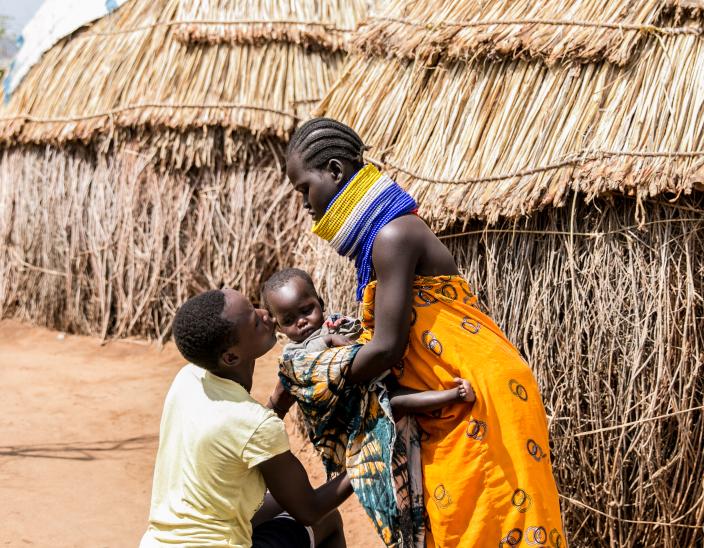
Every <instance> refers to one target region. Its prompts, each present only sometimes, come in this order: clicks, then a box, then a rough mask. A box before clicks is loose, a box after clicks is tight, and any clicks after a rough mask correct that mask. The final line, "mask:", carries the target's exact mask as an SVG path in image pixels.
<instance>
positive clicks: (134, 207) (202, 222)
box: [0, 0, 357, 339]
mask: <svg viewBox="0 0 704 548" xmlns="http://www.w3.org/2000/svg"><path fill="white" fill-rule="evenodd" d="M201 4H202V6H203V9H202V10H201V11H200V12H199V11H198V10H197V9H196V8H197V4H196V3H195V2H189V3H184V2H182V1H181V0H153V1H152V0H133V1H132V2H128V3H125V4H124V5H123V6H122V7H120V8H119V9H118V10H116V11H115V12H114V13H112V14H110V15H108V16H106V17H105V18H103V19H100V20H98V21H96V22H95V23H94V24H93V25H91V26H90V27H86V28H82V29H80V30H79V31H77V32H75V33H73V34H72V35H71V36H68V37H66V38H64V39H62V40H61V41H60V42H59V43H58V44H56V45H55V46H54V47H53V48H52V49H51V50H49V51H48V52H46V53H45V54H44V56H43V57H42V59H41V60H40V62H39V63H38V64H37V65H36V66H34V67H33V68H32V69H31V70H30V72H29V73H28V74H27V76H26V77H25V79H24V80H23V81H22V82H21V84H20V86H19V87H18V88H17V89H16V90H15V91H14V93H13V95H12V96H11V99H10V101H9V103H7V104H6V105H4V106H2V107H0V147H2V148H1V149H0V193H1V194H0V317H4V316H14V317H19V318H22V319H26V320H30V321H33V322H36V323H39V324H43V325H48V326H50V327H54V328H58V329H63V330H69V331H75V332H81V333H89V334H96V335H99V336H102V337H108V336H110V337H123V336H131V335H138V336H146V337H157V338H159V339H163V338H164V337H166V336H168V334H169V331H170V324H171V320H172V317H173V313H174V312H175V310H176V308H177V307H178V305H179V304H180V303H181V302H183V300H184V299H185V298H187V297H188V296H190V295H192V294H193V293H194V292H197V291H200V290H203V289H208V288H213V287H218V286H220V285H222V284H228V285H231V286H233V287H237V288H239V289H241V290H242V291H243V292H244V293H245V294H247V295H248V296H249V297H250V298H252V299H254V300H257V299H258V296H259V295H258V293H259V286H260V283H261V282H262V281H263V279H265V278H266V277H268V276H269V275H270V274H272V273H273V272H274V271H275V270H277V269H280V268H283V267H286V266H290V265H291V257H292V253H293V247H294V244H295V242H296V239H297V238H298V235H299V233H300V226H301V218H300V213H301V212H300V208H298V207H292V200H293V199H294V198H293V196H291V195H290V191H289V189H288V188H287V187H286V186H285V185H283V176H282V172H283V170H282V162H283V148H284V146H285V143H286V140H287V138H288V136H289V134H290V132H291V131H292V130H293V128H294V127H295V125H296V123H297V121H298V120H299V119H300V118H301V117H302V116H305V115H307V113H308V111H309V109H310V107H311V106H312V105H313V104H314V103H315V102H316V101H318V100H319V99H320V97H321V96H322V95H323V93H324V91H325V90H326V89H327V88H329V87H330V85H331V83H332V82H333V79H334V77H335V76H336V73H337V71H338V69H339V67H340V66H341V63H342V59H343V55H344V52H342V51H333V49H334V48H337V47H338V46H335V45H334V44H332V43H327V42H326V43H323V44H319V45H318V46H316V47H315V48H313V47H310V46H311V43H312V40H313V39H314V37H315V36H316V34H315V33H313V34H310V35H307V37H305V38H303V37H302V36H299V37H298V38H296V36H294V34H295V32H303V31H302V28H301V27H302V26H303V25H302V24H301V25H291V24H288V23H287V24H285V25H284V26H285V27H286V29H287V31H290V33H292V34H288V35H286V36H282V35H277V36H274V35H271V36H268V37H267V38H268V39H266V40H264V39H263V38H264V33H265V32H268V31H269V30H272V29H274V28H279V26H278V25H279V24H283V23H281V21H282V17H284V16H286V14H287V13H288V11H286V10H290V9H292V5H287V4H284V3H278V4H271V5H267V4H265V3H260V4H257V3H253V2H249V3H247V2H240V3H239V5H240V6H243V7H246V8H247V10H246V13H243V14H242V15H243V17H245V18H246V19H247V21H248V23H247V24H246V25H245V27H246V29H243V28H242V26H241V25H240V26H235V27H232V26H230V25H229V24H228V25H226V27H227V28H228V29H230V30H232V29H237V32H238V33H239V34H238V38H237V39H234V40H230V39H227V40H213V41H212V42H211V41H203V42H198V43H194V42H188V41H186V42H184V41H183V38H184V32H185V31H194V30H195V31H198V30H199V29H203V28H205V27H209V28H211V26H210V25H208V24H207V22H206V21H204V20H202V19H201V20H199V22H198V24H197V25H195V26H194V24H193V21H187V20H184V19H183V18H182V17H184V12H183V9H184V8H188V9H191V10H195V12H194V13H192V17H196V18H198V17H200V15H204V14H205V15H206V16H207V14H208V13H209V12H208V9H210V8H213V9H214V8H215V7H216V6H215V4H214V3H213V4H209V3H208V2H202V3H201ZM314 4H317V5H318V6H328V8H326V9H323V10H322V11H321V12H320V13H324V14H326V15H327V16H329V17H331V18H333V19H332V21H333V22H334V23H335V25H336V27H339V28H345V26H346V25H348V24H349V23H350V19H349V17H348V15H347V11H346V10H340V9H339V8H340V6H339V5H338V4H334V3H330V4H326V3H322V4H321V3H310V2H309V3H308V4H306V5H307V6H308V8H307V9H306V10H304V11H303V12H299V15H301V16H304V17H306V18H313V17H315V16H316V13H317V12H315V10H312V8H311V6H313V5H314ZM206 5H208V6H210V8H206V7H204V6H206ZM301 5H302V4H301ZM355 5H357V4H355ZM287 6H288V7H287ZM199 13H200V15H199ZM277 14H278V15H277ZM260 17H266V18H267V19H276V21H277V22H276V23H274V24H269V23H267V24H266V25H260V24H254V23H252V21H254V20H256V19H257V18H260ZM231 22H232V20H229V22H228V23H231ZM312 26H314V25H312ZM307 27H308V25H306V28H307ZM245 30H247V32H248V33H249V34H247V32H245ZM330 36H331V37H332V38H334V33H333V34H331V35H330ZM230 38H232V37H230ZM37 145H41V146H37ZM42 147H43V148H42Z"/></svg>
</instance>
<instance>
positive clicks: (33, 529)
mask: <svg viewBox="0 0 704 548" xmlns="http://www.w3.org/2000/svg"><path fill="white" fill-rule="evenodd" d="M277 352H278V348H275V349H274V350H273V351H272V352H271V353H269V354H267V356H265V357H264V358H262V359H261V360H260V361H259V362H258V367H257V370H256V373H255V378H254V388H253V391H252V393H253V396H254V397H255V398H257V399H258V400H259V401H262V402H264V401H266V398H267V397H268V395H269V393H270V391H271V389H272V387H273V384H274V382H275V380H276V377H275V371H276V357H277ZM182 365H183V360H182V358H181V357H180V356H179V355H178V353H177V351H176V349H175V348H174V346H173V345H171V344H169V345H167V346H166V347H164V348H163V349H158V348H157V347H156V346H154V345H150V344H146V343H144V342H141V341H119V342H110V343H108V344H105V345H101V344H100V341H99V340H96V339H92V338H88V337H77V336H70V335H66V336H63V334H59V333H57V332H54V331H49V330H46V329H40V328H36V327H30V326H27V325H23V324H20V323H18V322H13V321H1V322H0V385H1V386H2V387H3V395H2V397H1V398H0V432H1V433H2V438H1V439H0V516H1V518H0V523H1V525H0V545H2V546H12V547H15V546H20V547H21V546H42V547H44V546H46V547H49V546H51V547H56V548H59V547H69V546H71V547H74V546H76V547H91V548H99V547H119V548H123V547H130V546H137V544H138V543H139V539H140V537H141V535H142V533H143V532H144V529H145V527H146V521H147V517H148V513H149V497H150V494H151V483H152V471H153V467H154V457H155V455H156V448H157V443H158V434H159V418H160V415H161V409H162V404H163V400H164V396H165V394H166V392H167V390H168V388H169V385H170V383H171V380H172V379H173V377H174V375H175V373H176V372H177V371H178V369H179V368H180V367H181V366H182ZM287 429H288V432H289V436H290V438H291V445H292V450H293V451H294V453H296V454H297V455H298V457H299V458H300V459H301V461H303V463H304V465H305V467H306V469H307V470H308V473H309V475H310V477H311V481H312V482H313V484H314V485H319V484H320V483H321V482H322V481H323V480H324V473H323V471H322V467H321V465H320V463H319V461H318V459H317V456H316V455H315V454H314V452H313V449H312V447H311V446H310V445H309V443H308V441H307V440H305V439H303V437H302V436H300V435H299V434H298V432H297V431H296V428H295V427H294V426H293V424H292V423H291V421H290V420H288V419H287ZM341 511H342V515H343V519H344V522H345V533H346V536H347V541H348V545H349V546H350V547H357V546H359V547H364V548H375V547H379V546H383V544H382V543H381V542H380V541H379V540H378V539H377V537H376V535H375V533H374V530H373V527H372V525H371V522H370V521H369V520H368V518H367V517H366V515H365V514H364V511H363V510H362V509H361V507H360V506H359V504H358V502H357V501H356V499H355V498H354V497H352V498H351V499H350V500H349V501H347V502H346V503H345V504H344V505H343V506H342V507H341Z"/></svg>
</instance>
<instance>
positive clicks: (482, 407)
mask: <svg viewBox="0 0 704 548" xmlns="http://www.w3.org/2000/svg"><path fill="white" fill-rule="evenodd" d="M375 293H376V282H371V283H370V284H368V285H367V287H366V289H365V292H364V299H363V308H362V324H363V326H364V328H365V332H364V334H363V335H362V338H361V339H360V342H367V341H369V340H371V337H372V336H373V331H374V299H375ZM475 303H476V297H475V296H474V295H473V294H472V293H471V291H470V289H469V286H468V285H467V282H465V281H464V280H463V279H462V278H461V277H460V276H437V277H416V279H415V280H414V283H413V312H412V314H413V315H412V321H411V330H410V339H409V345H408V348H407V349H406V353H405V355H404V359H403V362H402V364H401V366H400V367H399V368H397V369H394V373H395V374H396V376H397V377H398V380H399V383H400V384H401V385H402V386H406V387H408V388H413V389H416V390H441V389H447V388H451V387H453V386H455V384H454V382H453V378H455V377H462V378H465V379H467V380H468V381H469V382H470V383H471V384H472V387H473V388H474V391H475V393H476V395H477V401H476V403H475V404H474V406H473V407H472V408H471V410H470V408H469V406H467V405H466V404H464V403H458V404H454V405H452V406H449V407H446V408H444V409H442V410H441V411H440V412H435V413H433V414H432V415H423V416H418V422H419V424H420V428H421V429H422V431H423V437H422V443H421V446H422V447H421V454H422V463H423V486H424V496H425V507H426V510H427V518H428V519H427V520H426V526H427V529H428V530H427V532H426V535H427V536H426V541H427V546H429V547H433V546H437V547H443V548H449V547H458V546H459V547H484V546H487V547H496V546H499V547H502V546H504V547H508V546H518V545H520V546H551V547H553V548H563V547H566V546H567V543H566V540H565V536H564V532H563V529H562V520H561V517H560V504H559V501H558V496H557V488H556V486H555V480H554V478H553V474H552V468H551V463H550V455H549V446H548V430H547V422H546V414H545V409H544V407H543V403H542V401H541V397H540V392H539V390H538V386H537V383H536V382H535V379H534V378H533V374H532V373H531V370H530V368H529V367H528V364H527V363H526V362H525V360H523V358H522V357H521V356H520V354H519V353H518V350H516V348H515V347H514V346H513V345H512V344H511V343H510V342H509V341H508V339H507V338H506V336H505V335H504V334H503V332H502V331H501V330H500V329H499V328H498V326H497V325H496V324H495V323H494V322H493V321H492V320H491V319H490V318H489V317H488V316H486V315H485V314H483V313H482V312H480V311H479V310H478V309H477V308H476V306H475Z"/></svg>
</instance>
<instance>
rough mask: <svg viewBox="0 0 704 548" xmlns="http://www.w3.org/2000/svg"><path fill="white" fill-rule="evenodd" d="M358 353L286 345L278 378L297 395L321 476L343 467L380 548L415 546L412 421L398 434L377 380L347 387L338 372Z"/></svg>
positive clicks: (417, 516)
mask: <svg viewBox="0 0 704 548" xmlns="http://www.w3.org/2000/svg"><path fill="white" fill-rule="evenodd" d="M360 348H361V345H359V344H355V345H351V346H342V347H338V348H330V349H325V350H321V351H306V350H305V349H301V348H300V347H299V348H296V347H288V346H287V348H286V349H285V350H284V354H283V356H282V358H281V360H280V368H279V378H280V379H281V381H282V383H283V384H284V386H285V387H286V389H287V390H288V391H289V392H290V393H291V394H292V395H293V396H295V398H296V401H297V403H298V405H299V407H300V409H301V411H302V414H303V417H304V420H305V423H306V430H307V431H308V435H309V437H310V440H311V442H312V443H313V445H314V446H315V448H316V450H317V451H318V453H319V454H320V456H321V458H322V460H323V464H324V465H325V469H326V471H327V474H328V478H329V477H331V476H334V475H336V474H339V473H341V472H343V471H344V470H347V473H348V475H349V477H350V480H351V482H352V487H353V488H354V492H355V494H356V495H357V497H358V498H359V501H360V503H361V504H362V506H363V507H364V509H365V511H366V512H367V515H369V517H370V518H371V520H372V522H373V523H374V526H375V527H376V529H377V532H378V534H379V536H380V537H381V539H382V540H383V541H384V543H385V544H386V546H389V547H395V548H401V547H406V548H407V547H414V548H422V547H423V546H424V545H425V542H424V527H423V499H422V489H423V488H422V482H421V467H420V445H419V435H418V429H417V423H416V421H415V420H414V419H413V418H408V417H406V418H404V419H403V420H402V421H399V424H398V425H397V427H398V435H397V434H396V431H395V428H394V421H393V418H392V414H391V408H390V406H389V397H388V393H387V391H386V388H385V386H384V384H383V382H381V381H373V382H371V383H370V384H369V385H349V384H347V383H346V379H345V374H346V372H347V371H348V369H349V366H350V364H351V363H352V360H353V359H354V357H355V355H356V354H357V351H358V350H359V349H360ZM287 350H288V351H287Z"/></svg>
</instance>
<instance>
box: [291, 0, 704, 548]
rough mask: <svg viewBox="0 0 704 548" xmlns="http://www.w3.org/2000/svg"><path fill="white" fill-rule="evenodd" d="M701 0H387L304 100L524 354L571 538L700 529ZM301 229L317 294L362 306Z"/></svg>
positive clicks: (703, 363) (665, 537)
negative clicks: (391, 183) (403, 203)
mask: <svg viewBox="0 0 704 548" xmlns="http://www.w3.org/2000/svg"><path fill="white" fill-rule="evenodd" d="M699 4H700V2H687V1H679V0H673V1H669V2H668V1H662V0H661V1H658V2H651V1H648V0H643V1H640V0H639V1H636V2H610V3H601V4H598V5H597V4H594V3H591V4H590V3H588V2H569V3H565V2H557V1H555V2H552V1H549V2H542V3H539V4H536V3H533V4H530V3H527V2H489V3H486V2H482V3H476V2H463V1H458V0H456V1H452V2H446V3H443V4H442V5H441V4H440V3H437V2H436V3H427V2H417V1H415V0H410V1H405V2H404V1H399V0H393V1H392V2H391V3H390V4H389V5H388V6H387V8H386V9H385V10H384V11H383V12H382V14H381V15H380V16H378V17H377V18H375V17H374V16H373V17H371V18H370V19H369V22H368V24H367V25H366V26H363V27H361V28H360V31H359V33H358V34H357V36H356V38H355V45H356V46H357V48H358V52H357V53H356V54H355V55H353V56H352V57H350V59H348V62H347V64H346V66H345V68H344V69H343V71H342V73H341V74H342V76H341V77H340V78H339V79H338V81H337V82H336V83H335V85H334V86H333V87H332V88H331V90H330V92H329V93H328V95H327V96H326V97H325V98H324V99H323V101H322V103H321V104H320V105H319V107H318V109H317V114H319V115H325V116H330V117H333V118H337V119H340V120H342V121H344V122H346V123H348V124H349V125H351V126H352V127H354V128H355V129H356V130H357V131H358V132H359V133H360V135H361V136H362V137H363V139H364V140H365V143H366V144H368V145H371V146H372V150H371V151H370V154H369V158H370V159H371V160H372V161H374V162H376V163H378V164H380V165H381V166H382V167H383V168H385V169H386V171H388V172H390V174H391V175H392V176H394V177H395V178H396V179H397V180H398V181H399V182H400V183H401V184H402V185H403V186H404V187H405V188H406V189H407V190H408V191H409V192H410V193H411V194H412V195H413V196H414V197H415V198H416V199H417V200H418V202H419V204H420V208H421V210H420V213H421V215H422V216H424V217H425V218H426V219H427V220H428V222H429V223H430V224H431V225H432V226H433V227H434V228H435V229H436V230H438V231H444V233H443V234H441V237H442V238H444V239H445V240H446V242H447V244H448V246H449V247H450V249H451V251H452V252H453V254H454V255H455V257H456V259H457V262H458V264H459V265H460V268H461V269H462V271H463V273H464V274H465V275H466V276H467V278H468V280H469V282H470V284H473V285H475V287H476V289H477V292H478V294H479V296H480V299H481V301H482V305H483V306H484V307H485V308H486V309H487V310H488V312H489V313H490V315H491V316H492V317H494V319H496V320H497V322H498V323H499V324H500V325H501V327H502V328H503V329H504V330H505V331H506V333H507V334H508V336H509V338H510V339H511V340H512V341H513V342H514V343H515V344H516V345H517V346H518V347H519V349H520V350H521V351H522V352H523V353H524V354H525V355H526V357H527V359H528V361H529V363H530V364H531V366H532V368H533V370H534V371H535V374H536V377H537V378H538V381H539V383H540V385H541V388H542V393H543V395H544V397H545V403H546V407H547V410H548V414H549V419H550V428H551V434H552V437H553V440H554V447H552V453H553V458H554V461H555V472H556V476H557V479H558V484H559V490H560V493H561V495H562V496H563V514H564V518H565V527H566V531H567V534H568V537H569V539H570V544H571V545H572V546H579V547H582V546H584V547H594V546H634V547H635V546H666V547H673V548H674V547H679V546H695V545H700V544H702V543H704V484H702V482H701V470H702V469H704V462H703V461H702V456H701V451H699V449H698V448H699V447H700V446H701V444H702V442H703V441H704V417H703V415H702V411H703V410H704V380H703V379H704V375H702V373H703V370H702V369H703V367H704V259H703V257H704V230H703V229H704V226H703V225H704V197H703V196H702V192H701V191H702V190H704V86H702V82H703V81H704V35H703V34H702V30H701V24H702V21H701V20H700V19H699V18H700V17H701V15H702V12H701V11H698V10H699V8H700V7H701V6H700V5H699ZM568 20H569V21H568ZM421 22H422V24H421ZM597 37H598V38H597ZM489 58H491V59H489ZM558 61H559V62H558ZM624 195H625V196H624ZM626 196H630V197H626ZM299 245H300V248H299V253H300V254H301V255H302V256H304V257H307V261H308V265H309V267H310V268H311V270H312V272H313V274H314V276H315V280H316V282H317V284H318V285H319V286H320V287H321V291H322V293H323V295H322V296H323V298H324V299H325V300H326V302H327V303H328V304H329V306H330V308H331V309H340V310H343V311H348V312H349V311H351V310H353V309H355V308H356V306H355V305H354V304H353V303H352V302H351V301H352V298H353V295H354V288H355V285H356V284H355V277H354V272H353V268H352V265H350V264H349V263H346V262H344V261H341V260H340V259H336V258H334V257H332V253H333V252H332V251H331V250H330V249H327V248H326V246H325V245H324V243H320V242H313V241H311V240H310V239H307V240H305V241H303V242H301V243H300V244H299Z"/></svg>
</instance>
